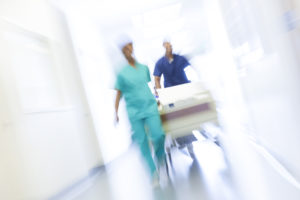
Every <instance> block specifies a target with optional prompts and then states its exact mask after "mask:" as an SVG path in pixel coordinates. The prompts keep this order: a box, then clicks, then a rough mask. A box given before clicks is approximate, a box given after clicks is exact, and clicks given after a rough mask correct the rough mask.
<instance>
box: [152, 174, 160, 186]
mask: <svg viewBox="0 0 300 200" xmlns="http://www.w3.org/2000/svg"><path fill="white" fill-rule="evenodd" d="M159 182H160V181H159V176H158V173H157V172H155V173H154V174H153V177H152V187H153V188H154V189H155V188H159V187H160V184H159Z"/></svg>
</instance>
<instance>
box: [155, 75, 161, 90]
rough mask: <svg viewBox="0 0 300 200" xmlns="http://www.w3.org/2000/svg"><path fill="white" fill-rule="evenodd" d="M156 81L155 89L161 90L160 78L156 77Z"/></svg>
mask: <svg viewBox="0 0 300 200" xmlns="http://www.w3.org/2000/svg"><path fill="white" fill-rule="evenodd" d="M154 80H155V88H156V89H160V88H161V85H160V76H154Z"/></svg>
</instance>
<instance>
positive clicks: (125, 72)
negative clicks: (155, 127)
mask: <svg viewBox="0 0 300 200" xmlns="http://www.w3.org/2000/svg"><path fill="white" fill-rule="evenodd" d="M150 81H151V79H150V73H149V69H148V67H147V66H145V65H142V64H140V63H136V68H133V67H132V66H130V65H126V66H125V67H124V68H122V70H121V71H120V73H119V74H118V76H117V81H116V84H115V88H116V89H117V90H120V91H121V92H122V96H124V98H125V102H126V109H127V113H128V117H129V119H130V120H131V121H134V120H138V119H142V118H145V117H149V116H152V115H156V114H159V113H158V108H157V103H156V100H155V98H154V95H153V94H152V92H151V90H150V88H149V86H148V82H150Z"/></svg>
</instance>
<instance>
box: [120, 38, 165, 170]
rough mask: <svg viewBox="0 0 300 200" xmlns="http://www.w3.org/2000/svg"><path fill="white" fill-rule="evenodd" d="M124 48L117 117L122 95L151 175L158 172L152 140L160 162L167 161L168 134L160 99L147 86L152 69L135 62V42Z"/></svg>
mask: <svg viewBox="0 0 300 200" xmlns="http://www.w3.org/2000/svg"><path fill="white" fill-rule="evenodd" d="M121 49H122V52H123V54H124V56H125V58H126V60H127V61H128V64H127V65H126V66H124V67H123V68H122V70H121V71H120V72H119V74H118V76H117V81H116V84H115V89H116V90H117V96H116V102H115V109H116V117H117V120H119V118H118V108H119V102H120V99H121V97H124V99H125V101H126V109H127V113H128V117H129V121H130V123H131V128H132V132H133V133H132V140H133V142H135V143H136V144H137V145H138V147H139V148H140V150H141V153H142V155H143V157H144V159H145V161H146V163H147V165H148V166H149V170H150V173H151V175H152V176H155V175H157V170H156V165H155V163H154V160H153V158H152V156H151V150H150V147H149V140H150V142H151V143H152V145H153V147H154V151H155V157H156V159H157V163H161V164H163V162H164V161H165V150H164V141H165V134H164V132H163V129H162V124H161V120H160V116H159V112H158V107H157V102H156V100H155V98H154V95H153V94H152V92H151V90H150V88H149V86H148V82H150V73H149V69H148V67H147V66H145V65H143V64H140V63H138V62H136V60H135V59H134V57H133V56H132V53H133V46H132V42H127V43H125V44H124V45H122V47H121ZM146 130H147V131H146Z"/></svg>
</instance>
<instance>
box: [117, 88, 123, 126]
mask: <svg viewBox="0 0 300 200" xmlns="http://www.w3.org/2000/svg"><path fill="white" fill-rule="evenodd" d="M121 96H122V93H121V91H120V90H117V96H116V101H115V112H116V113H115V114H116V121H117V122H119V116H118V110H119V104H120V99H121Z"/></svg>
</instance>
